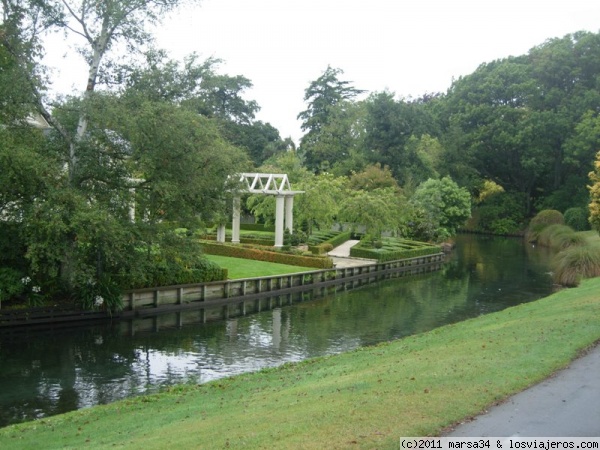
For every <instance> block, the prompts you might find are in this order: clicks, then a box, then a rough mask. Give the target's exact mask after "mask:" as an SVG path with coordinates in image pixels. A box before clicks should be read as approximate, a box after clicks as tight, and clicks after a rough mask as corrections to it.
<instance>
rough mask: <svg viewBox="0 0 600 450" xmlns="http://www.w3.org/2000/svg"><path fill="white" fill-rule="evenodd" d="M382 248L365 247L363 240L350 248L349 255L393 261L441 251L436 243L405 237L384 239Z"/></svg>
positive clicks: (380, 260)
mask: <svg viewBox="0 0 600 450" xmlns="http://www.w3.org/2000/svg"><path fill="white" fill-rule="evenodd" d="M382 244H383V247H382V248H372V247H370V246H369V247H367V246H366V244H363V242H360V243H358V244H357V245H355V246H354V247H352V248H351V249H350V256H353V257H355V258H367V259H375V260H377V261H378V262H387V261H395V260H398V259H407V258H417V257H419V256H427V255H435V254H437V253H441V252H442V248H441V247H440V246H437V245H431V244H426V243H424V242H418V241H411V240H407V239H390V238H388V239H384V240H383V242H382Z"/></svg>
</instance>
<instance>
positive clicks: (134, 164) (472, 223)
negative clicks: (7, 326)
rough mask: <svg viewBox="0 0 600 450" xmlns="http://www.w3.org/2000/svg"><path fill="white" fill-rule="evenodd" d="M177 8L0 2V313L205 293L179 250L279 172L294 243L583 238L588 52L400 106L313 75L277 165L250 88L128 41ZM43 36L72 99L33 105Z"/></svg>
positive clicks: (510, 63) (575, 48)
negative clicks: (239, 189) (66, 59)
mask: <svg viewBox="0 0 600 450" xmlns="http://www.w3.org/2000/svg"><path fill="white" fill-rule="evenodd" d="M179 3H181V1H180V0H152V1H146V0H143V1H142V0H125V1H121V2H109V3H106V2H87V1H82V0H80V1H77V0H72V1H71V0H63V1H59V0H50V1H46V2H41V1H38V0H3V1H2V3H1V4H0V8H1V12H2V18H3V22H2V23H1V24H0V98H1V99H2V100H1V101H0V122H1V124H2V126H1V127H0V166H1V167H2V171H0V250H2V252H0V301H2V300H6V299H8V298H15V297H18V298H19V299H26V300H27V301H28V302H29V303H30V304H33V303H38V302H40V301H41V300H43V299H44V298H45V297H47V296H48V295H53V296H56V295H58V294H61V293H65V294H68V295H75V296H76V297H77V298H78V299H79V301H81V302H82V304H84V305H86V306H88V307H102V308H108V309H112V308H118V306H119V305H118V298H119V296H118V291H119V289H121V288H124V287H131V286H144V285H150V284H156V283H159V284H164V283H171V282H173V283H175V282H183V281H185V282H189V281H194V280H198V281H202V280H204V279H214V277H218V276H219V275H218V273H219V270H218V269H217V268H215V267H211V266H210V265H209V264H208V263H206V262H205V261H204V260H202V259H201V258H200V257H199V256H200V255H201V249H200V247H199V246H198V245H197V243H194V242H193V239H191V236H194V232H195V231H196V230H198V229H203V228H204V227H205V225H207V224H212V223H216V222H219V223H221V222H223V221H224V220H225V219H224V218H226V217H228V216H229V214H230V210H229V208H230V206H229V205H230V204H231V199H230V198H229V196H228V194H227V193H228V192H231V189H235V186H234V185H232V184H231V181H230V180H231V179H230V178H229V175H231V174H232V173H235V172H236V171H249V170H261V171H264V172H278V173H287V174H288V176H289V178H290V181H291V182H292V184H293V186H294V188H295V189H298V190H301V191H303V192H304V194H302V195H299V196H297V198H296V205H295V213H296V217H295V224H296V227H297V228H302V229H303V232H304V233H306V234H311V233H313V232H314V231H316V230H321V231H326V230H328V229H330V228H331V225H332V224H333V223H335V222H347V223H348V224H349V226H350V227H351V228H352V229H354V230H356V231H359V232H361V233H365V234H366V236H367V238H368V239H367V240H370V241H371V242H373V243H377V242H380V239H381V236H382V235H383V234H384V232H386V233H391V234H394V235H397V236H403V237H407V238H411V239H420V240H426V241H432V242H439V241H442V240H444V239H446V238H447V237H449V236H451V235H452V234H454V233H455V232H456V231H457V230H459V229H461V228H463V227H465V223H466V221H467V220H468V219H470V220H469V222H468V225H466V226H467V227H468V228H469V229H472V230H473V231H482V232H491V233H500V234H515V233H520V232H522V231H523V230H524V228H525V225H526V223H527V222H528V219H529V218H530V217H532V216H533V215H534V214H535V213H536V212H538V211H540V210H544V209H545V210H553V211H556V213H552V214H554V215H556V214H560V215H561V220H562V214H563V213H564V221H566V222H567V223H568V224H569V225H570V226H572V227H575V228H577V229H585V228H586V221H587V220H588V219H589V222H590V223H591V224H592V225H593V226H594V228H596V229H599V226H598V223H599V219H598V217H599V213H598V209H599V208H598V183H599V182H598V168H597V167H598V166H597V164H598V163H597V162H596V166H594V158H595V155H596V152H597V151H598V149H599V148H600V115H599V112H600V34H594V33H588V32H577V33H574V34H570V35H567V36H564V37H562V38H554V39H550V40H548V41H546V42H544V43H543V44H541V45H539V46H537V47H534V48H532V49H531V50H530V51H529V52H528V54H526V55H521V56H517V57H508V58H505V59H500V60H496V61H492V62H487V63H483V64H482V65H481V66H479V67H478V68H477V70H475V71H474V72H473V73H472V74H470V75H467V76H464V77H461V78H459V79H457V80H455V81H454V82H453V83H452V85H451V87H450V89H449V90H448V91H447V92H446V93H443V94H441V93H440V94H428V95H425V96H423V97H422V98H419V99H398V98H396V96H395V94H394V93H392V92H388V91H383V92H373V93H370V94H369V95H368V96H366V97H365V96H363V95H362V94H363V93H364V91H362V90H361V89H359V88H356V87H354V86H353V85H352V83H351V82H349V81H346V80H343V79H342V76H343V71H342V70H341V69H337V68H332V67H327V69H326V70H325V71H324V72H323V73H322V74H321V76H319V77H318V78H317V79H316V80H315V81H313V82H311V83H310V84H309V86H308V88H307V89H306V91H305V97H304V99H305V101H306V104H307V108H306V110H304V111H302V112H300V114H299V115H298V118H299V119H300V120H301V121H302V130H303V131H304V132H305V135H304V136H303V137H302V139H301V142H300V146H299V148H298V149H297V150H296V148H295V145H294V143H293V142H292V141H291V139H285V140H283V139H281V138H280V136H279V133H278V131H277V130H276V129H275V128H274V127H273V126H271V125H270V124H268V123H263V122H261V121H257V120H255V114H256V112H257V111H258V110H259V105H258V104H257V103H256V102H255V101H252V100H246V99H245V98H244V95H245V93H246V91H247V90H248V89H250V88H251V87H252V82H251V81H250V80H249V79H247V78H246V77H244V76H243V75H236V76H230V75H225V74H221V73H219V71H218V68H219V64H220V60H218V59H216V58H209V59H207V60H205V61H201V60H200V59H199V58H198V56H197V55H190V56H188V57H187V58H185V59H184V61H183V62H180V61H172V60H170V59H169V58H168V56H167V55H166V53H165V52H164V51H161V50H158V49H155V48H153V45H152V39H151V38H152V36H151V35H150V34H149V33H148V31H147V28H146V27H147V25H148V24H152V23H156V22H158V21H159V20H160V19H161V17H163V16H164V14H165V13H166V12H168V11H171V10H173V9H174V8H176V7H177V6H178V5H179ZM108 4H110V5H111V7H106V5H108ZM51 31H62V32H64V33H67V34H68V33H71V34H74V35H76V36H78V37H79V38H81V39H83V41H82V42H83V44H82V46H81V47H80V53H81V54H82V55H83V56H84V58H85V61H86V63H87V64H88V73H87V79H86V80H85V81H86V83H85V84H86V89H85V91H84V92H83V93H82V94H81V95H79V96H74V97H65V98H59V99H56V98H50V97H49V96H48V95H47V93H46V87H47V85H48V82H49V76H50V74H49V73H46V72H45V70H44V68H43V67H42V66H41V65H40V63H39V61H40V60H41V57H42V56H43V45H42V44H43V37H44V36H45V33H48V32H51ZM124 48H126V49H127V50H128V52H127V57H124V58H123V57H122V56H123V54H122V53H119V51H120V50H122V49H124ZM82 81H83V80H82ZM594 167H595V171H594ZM590 171H591V174H590ZM590 180H591V183H592V185H591V186H590V187H589V192H588V189H587V188H586V186H587V185H588V184H589V181H590ZM590 193H591V203H590ZM273 203H274V200H273V198H272V197H264V196H254V197H251V198H250V199H248V202H247V204H246V205H245V208H246V212H249V213H252V214H254V215H255V216H256V217H257V218H258V219H260V220H261V221H262V222H264V223H272V222H273V213H274V207H273ZM181 229H185V230H188V233H189V234H185V233H183V234H182V233H181V232H180V230H181ZM530 231H532V232H533V233H534V234H535V237H536V238H537V234H536V233H537V232H538V230H537V229H536V225H535V223H534V224H533V225H532V226H531V227H530ZM99 299H101V300H102V301H99Z"/></svg>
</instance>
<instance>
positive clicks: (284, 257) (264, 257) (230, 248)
mask: <svg viewBox="0 0 600 450" xmlns="http://www.w3.org/2000/svg"><path fill="white" fill-rule="evenodd" d="M202 247H203V249H204V251H205V252H206V253H207V254H209V255H222V256H231V257H233V258H246V259H255V260H257V261H267V262H275V263H280V264H289V265H291V266H302V267H315V268H318V269H329V268H331V267H333V261H332V260H331V258H327V257H316V256H310V257H307V256H302V255H291V254H288V253H282V252H277V251H271V250H265V249H260V248H252V247H249V246H246V245H243V244H236V245H228V244H218V243H213V242H208V241H203V242H202Z"/></svg>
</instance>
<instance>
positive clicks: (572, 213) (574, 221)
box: [564, 207, 590, 231]
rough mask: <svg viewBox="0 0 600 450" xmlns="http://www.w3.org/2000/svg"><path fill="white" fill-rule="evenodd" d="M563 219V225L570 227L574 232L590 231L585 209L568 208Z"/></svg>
mask: <svg viewBox="0 0 600 450" xmlns="http://www.w3.org/2000/svg"><path fill="white" fill-rule="evenodd" d="M564 219H565V225H568V226H570V227H571V228H573V229H574V230H575V231H586V230H589V229H590V222H589V221H588V210H587V208H581V207H575V208H569V209H567V210H566V211H565V214H564Z"/></svg>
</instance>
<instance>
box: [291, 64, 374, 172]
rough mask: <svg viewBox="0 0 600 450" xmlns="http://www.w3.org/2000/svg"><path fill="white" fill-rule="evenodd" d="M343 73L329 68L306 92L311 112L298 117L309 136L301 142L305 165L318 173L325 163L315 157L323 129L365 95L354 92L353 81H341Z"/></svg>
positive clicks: (306, 100)
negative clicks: (336, 115)
mask: <svg viewBox="0 0 600 450" xmlns="http://www.w3.org/2000/svg"><path fill="white" fill-rule="evenodd" d="M343 73H344V72H343V70H341V69H334V68H332V67H330V66H328V67H327V69H326V70H325V71H324V72H323V74H322V75H321V76H320V77H319V78H317V79H316V80H314V81H312V82H311V83H310V84H309V86H308V88H307V89H306V90H305V91H304V101H305V102H306V103H307V104H308V108H307V109H306V110H304V111H302V112H300V113H299V114H298V119H300V120H301V121H302V125H301V128H302V131H305V132H306V134H305V135H304V136H303V137H302V139H301V142H300V151H301V152H302V153H303V154H304V155H305V158H306V165H307V167H309V168H310V169H311V170H319V166H320V163H321V161H322V160H321V159H320V158H319V157H318V154H317V155H313V153H315V150H314V148H315V146H316V145H317V143H318V142H319V141H320V139H321V133H322V131H323V129H324V128H325V127H326V126H327V125H328V124H330V123H331V122H332V118H333V117H334V114H335V113H336V112H337V114H339V113H340V108H343V107H344V106H343V105H345V104H347V103H348V102H349V101H351V100H353V99H355V98H356V96H358V95H359V94H361V93H363V92H364V91H362V90H360V89H357V88H355V87H354V86H353V85H352V83H351V82H350V81H345V80H340V75H342V74H343ZM317 153H318V152H317Z"/></svg>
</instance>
